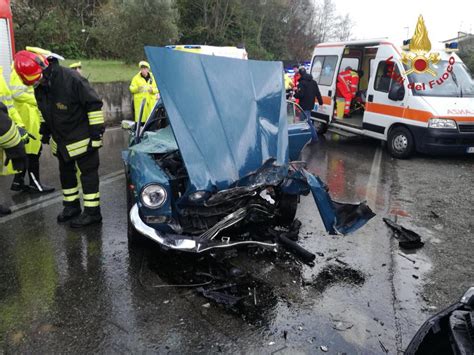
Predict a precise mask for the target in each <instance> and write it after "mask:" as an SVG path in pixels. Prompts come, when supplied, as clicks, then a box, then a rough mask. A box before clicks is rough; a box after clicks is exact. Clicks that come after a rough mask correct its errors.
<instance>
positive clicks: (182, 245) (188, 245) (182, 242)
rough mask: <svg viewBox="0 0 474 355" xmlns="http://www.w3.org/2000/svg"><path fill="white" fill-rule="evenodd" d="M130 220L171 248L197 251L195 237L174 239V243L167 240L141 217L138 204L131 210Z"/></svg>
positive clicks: (139, 228)
mask: <svg viewBox="0 0 474 355" xmlns="http://www.w3.org/2000/svg"><path fill="white" fill-rule="evenodd" d="M130 221H131V222H132V224H133V226H134V227H135V229H136V230H137V232H139V233H140V234H142V235H144V236H145V237H147V238H150V239H151V240H154V241H155V242H157V243H159V244H161V245H164V246H166V247H168V248H170V249H176V250H183V251H195V249H196V247H197V243H196V241H195V240H193V239H186V238H183V239H179V240H174V239H173V240H172V241H173V242H174V243H171V240H167V239H166V238H164V237H163V236H162V235H161V234H160V233H159V232H158V231H157V230H156V229H154V228H152V227H150V226H148V225H146V224H145V222H143V220H142V219H141V217H140V214H139V213H138V205H137V204H135V205H133V207H132V209H131V210H130Z"/></svg>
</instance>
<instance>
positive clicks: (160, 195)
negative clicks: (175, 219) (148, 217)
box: [140, 184, 167, 209]
mask: <svg viewBox="0 0 474 355" xmlns="http://www.w3.org/2000/svg"><path fill="white" fill-rule="evenodd" d="M140 198H141V200H142V203H143V205H144V206H145V207H147V208H152V209H156V208H160V207H161V206H163V205H164V203H165V202H166V198H167V193H166V190H165V188H164V187H163V186H161V185H158V184H150V185H147V186H145V187H144V188H143V190H142V193H141V195H140Z"/></svg>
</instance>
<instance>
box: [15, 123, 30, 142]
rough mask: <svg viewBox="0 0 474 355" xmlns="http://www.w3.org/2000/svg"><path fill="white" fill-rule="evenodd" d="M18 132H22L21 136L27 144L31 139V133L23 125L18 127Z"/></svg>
mask: <svg viewBox="0 0 474 355" xmlns="http://www.w3.org/2000/svg"><path fill="white" fill-rule="evenodd" d="M18 132H20V137H21V140H22V142H23V143H25V144H27V143H28V142H29V141H30V134H29V133H28V131H27V130H26V129H24V128H23V127H18Z"/></svg>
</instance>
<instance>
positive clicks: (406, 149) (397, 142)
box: [387, 126, 415, 159]
mask: <svg viewBox="0 0 474 355" xmlns="http://www.w3.org/2000/svg"><path fill="white" fill-rule="evenodd" d="M387 149H388V151H389V152H390V154H391V155H392V156H393V157H395V158H398V159H406V158H408V157H410V156H411V155H412V154H413V151H414V150H415V140H414V138H413V135H412V134H411V132H410V131H409V130H408V128H405V127H401V126H400V127H395V128H393V129H392V130H390V133H389V134H388V141H387Z"/></svg>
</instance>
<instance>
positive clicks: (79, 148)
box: [15, 51, 104, 228]
mask: <svg viewBox="0 0 474 355" xmlns="http://www.w3.org/2000/svg"><path fill="white" fill-rule="evenodd" d="M15 70H16V72H17V73H18V75H19V76H20V78H21V80H22V81H23V83H24V84H25V85H33V86H35V97H36V102H37V103H38V108H39V109H40V111H41V113H42V117H43V119H44V122H42V124H41V134H42V136H43V138H42V139H43V142H46V141H48V140H49V143H50V145H51V150H52V152H53V154H54V155H56V156H57V158H58V161H59V174H60V180H61V186H62V189H63V205H64V209H63V211H62V212H61V213H60V214H59V215H58V222H59V223H63V222H66V221H69V220H71V222H70V226H71V227H73V228H79V227H83V226H87V225H90V224H95V223H100V222H101V221H102V215H101V213H100V193H99V172H98V170H99V151H98V149H99V148H100V147H101V146H102V135H103V133H104V116H103V114H102V101H101V99H100V98H99V96H98V95H97V93H96V92H95V91H94V89H92V87H91V86H90V84H89V82H88V81H87V79H85V78H83V77H82V76H81V75H79V73H77V72H76V71H74V70H72V69H69V68H64V67H62V66H60V65H59V63H58V61H57V59H56V58H55V57H54V56H52V55H51V56H46V55H43V54H39V53H37V52H36V53H34V52H31V51H20V52H18V53H17V54H16V55H15ZM76 168H77V169H79V171H80V179H81V184H82V197H83V200H84V211H83V212H82V211H81V205H80V199H79V184H78V180H77V176H76ZM81 212H82V213H81Z"/></svg>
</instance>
